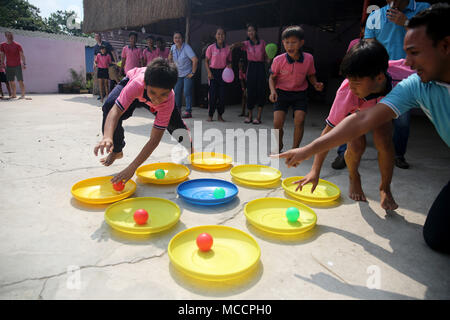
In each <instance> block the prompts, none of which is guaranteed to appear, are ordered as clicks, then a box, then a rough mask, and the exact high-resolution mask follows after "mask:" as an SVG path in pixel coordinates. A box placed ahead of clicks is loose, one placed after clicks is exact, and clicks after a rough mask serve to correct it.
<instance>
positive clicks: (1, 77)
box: [0, 72, 8, 82]
mask: <svg viewBox="0 0 450 320" xmlns="http://www.w3.org/2000/svg"><path fill="white" fill-rule="evenodd" d="M0 82H8V80H6V73H5V72H0Z"/></svg>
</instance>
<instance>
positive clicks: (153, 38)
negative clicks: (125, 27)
mask: <svg viewBox="0 0 450 320" xmlns="http://www.w3.org/2000/svg"><path fill="white" fill-rule="evenodd" d="M145 39H146V40H148V39H152V40H153V41H155V37H154V36H147V38H145Z"/></svg>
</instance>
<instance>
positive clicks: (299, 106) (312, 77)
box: [269, 26, 323, 152]
mask: <svg viewBox="0 0 450 320" xmlns="http://www.w3.org/2000/svg"><path fill="white" fill-rule="evenodd" d="M281 38H282V40H283V46H284V49H285V50H286V53H284V54H280V55H279V56H276V57H275V59H274V60H273V63H272V66H271V74H270V78H269V87H270V97H269V99H270V101H272V102H273V103H274V113H273V126H274V129H278V130H279V136H278V143H279V144H278V146H279V151H280V152H281V150H282V149H283V126H284V120H285V118H286V114H287V112H288V111H289V106H292V109H293V110H294V125H295V129H294V141H293V148H298V147H299V146H300V143H301V141H302V138H303V131H304V122H305V116H306V111H307V97H306V89H307V88H308V82H307V80H306V79H307V78H308V80H309V81H310V82H311V84H312V85H313V86H314V88H315V89H316V90H317V91H322V90H323V83H321V82H317V79H316V69H315V68H314V58H313V56H312V55H310V54H309V53H306V52H303V51H302V50H301V48H302V47H303V44H304V43H305V40H304V32H303V29H302V28H301V27H299V26H292V27H289V28H287V29H286V30H284V31H283V33H282V35H281Z"/></svg>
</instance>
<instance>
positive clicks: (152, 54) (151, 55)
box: [142, 47, 158, 66]
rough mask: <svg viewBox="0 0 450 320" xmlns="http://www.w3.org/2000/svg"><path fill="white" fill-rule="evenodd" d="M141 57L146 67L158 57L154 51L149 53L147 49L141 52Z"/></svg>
mask: <svg viewBox="0 0 450 320" xmlns="http://www.w3.org/2000/svg"><path fill="white" fill-rule="evenodd" d="M142 56H143V58H144V63H145V65H146V66H147V65H148V64H149V63H150V62H152V60H153V59H155V58H157V57H158V54H157V52H156V49H153V50H152V51H151V52H150V51H149V50H148V47H147V48H145V49H144V50H142Z"/></svg>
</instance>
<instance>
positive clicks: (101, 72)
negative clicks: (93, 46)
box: [97, 68, 109, 79]
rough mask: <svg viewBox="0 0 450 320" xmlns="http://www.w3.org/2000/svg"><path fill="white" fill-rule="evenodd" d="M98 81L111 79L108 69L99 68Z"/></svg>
mask: <svg viewBox="0 0 450 320" xmlns="http://www.w3.org/2000/svg"><path fill="white" fill-rule="evenodd" d="M97 79H109V73H108V68H98V70H97Z"/></svg>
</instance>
